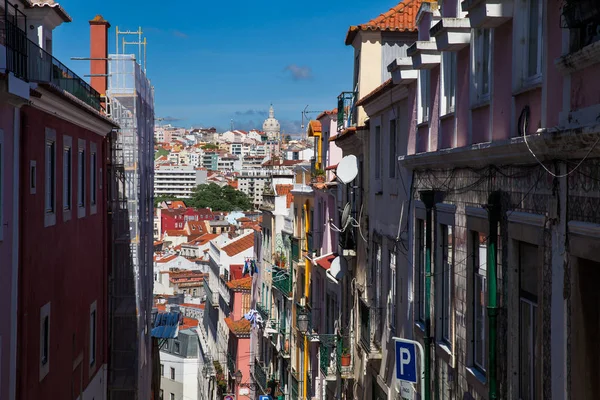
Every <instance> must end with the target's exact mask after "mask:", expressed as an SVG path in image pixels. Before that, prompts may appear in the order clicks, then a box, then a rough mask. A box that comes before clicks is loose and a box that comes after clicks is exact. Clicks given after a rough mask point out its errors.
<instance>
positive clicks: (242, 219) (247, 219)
mask: <svg viewBox="0 0 600 400" xmlns="http://www.w3.org/2000/svg"><path fill="white" fill-rule="evenodd" d="M248 221H252V220H251V219H250V218H248V217H242V218H238V219H237V222H248Z"/></svg>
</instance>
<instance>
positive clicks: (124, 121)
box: [106, 54, 154, 400]
mask: <svg viewBox="0 0 600 400" xmlns="http://www.w3.org/2000/svg"><path fill="white" fill-rule="evenodd" d="M108 66H109V72H108V90H107V99H106V101H107V112H108V113H109V116H110V117H111V118H112V119H113V120H114V121H115V122H117V123H118V124H119V126H120V129H119V130H117V131H114V132H113V133H112V138H111V147H112V148H111V163H110V168H109V171H108V173H109V176H108V177H109V179H110V181H109V185H110V190H111V197H110V200H111V204H110V216H111V228H112V270H111V275H110V290H111V293H110V300H111V304H110V312H111V314H110V369H109V380H108V393H109V399H111V400H125V399H127V400H136V399H140V400H141V399H144V400H146V399H150V398H151V381H152V339H151V337H150V330H151V326H150V325H151V317H152V285H153V273H152V268H153V266H152V254H153V242H152V240H153V234H152V233H153V232H152V229H153V226H152V224H153V200H154V199H153V182H154V158H153V148H154V146H153V137H154V89H153V88H152V86H151V85H150V81H149V80H148V79H147V77H146V75H145V72H144V71H143V70H142V67H141V66H140V64H139V63H138V60H136V57H135V56H134V55H132V54H113V55H110V56H109V61H108Z"/></svg>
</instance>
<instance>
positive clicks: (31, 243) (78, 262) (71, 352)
mask: <svg viewBox="0 0 600 400" xmlns="http://www.w3.org/2000/svg"><path fill="white" fill-rule="evenodd" d="M22 111H23V121H22V124H23V125H22V137H21V140H22V158H21V171H22V185H21V204H22V221H21V232H22V233H21V234H22V236H21V250H20V251H21V268H20V276H19V278H20V280H19V281H20V287H19V341H18V343H19V349H18V351H19V357H18V358H19V361H18V363H19V365H18V368H19V371H20V372H19V374H18V376H19V382H18V388H17V393H18V398H19V399H32V400H33V399H42V398H43V399H70V398H72V394H71V390H72V387H73V388H75V391H76V393H75V397H77V395H78V393H77V392H79V390H80V389H81V388H86V387H87V386H88V384H89V382H90V381H91V380H92V379H93V378H94V377H95V376H96V374H98V373H101V371H102V366H103V364H105V363H106V362H107V334H106V332H107V331H108V329H107V322H108V318H107V313H108V312H107V294H108V286H107V257H106V256H107V252H106V248H107V242H106V236H105V235H106V230H105V229H106V221H107V219H106V218H107V217H106V209H105V207H106V182H102V183H101V185H100V182H101V180H104V181H105V175H106V173H105V171H106V165H105V160H106V158H107V157H108V155H107V154H105V151H106V150H105V147H104V144H103V143H104V140H105V139H104V138H103V137H101V136H100V135H97V134H94V133H92V132H90V131H88V130H85V129H83V128H80V127H79V126H76V125H74V124H71V123H69V122H66V121H64V120H62V119H59V118H56V117H54V116H52V115H49V114H46V113H44V112H41V111H39V110H37V109H34V108H32V107H29V106H25V107H23V109H22ZM90 118H94V117H93V116H91V115H90ZM46 128H52V129H54V130H55V131H56V207H55V210H56V223H55V225H53V226H48V227H44V216H45V195H44V189H45V185H44V178H45V168H44V166H45V162H44V161H45V129H46ZM63 135H68V136H70V137H71V138H72V146H73V147H72V149H73V150H72V151H73V153H72V160H73V162H72V179H73V181H72V182H73V183H72V185H73V186H72V191H71V196H72V200H71V204H72V211H71V219H70V220H68V221H63V145H64V142H63ZM78 139H83V140H85V141H86V158H85V159H86V180H85V182H86V191H85V193H86V206H85V217H82V218H78V215H77V193H78V186H77V182H78V179H77V145H78ZM90 143H95V144H96V152H97V158H96V160H97V172H96V176H97V182H98V188H97V197H96V198H97V201H96V204H97V211H96V213H95V214H94V215H91V214H90V211H91V210H90V186H89V185H90V180H91V179H90V171H91V170H90V168H91V165H90V164H91V161H90V158H91V152H90ZM32 160H34V161H36V163H37V168H36V171H35V174H34V176H35V179H36V193H35V194H31V190H30V184H31V178H30V168H29V166H30V161H32ZM100 168H102V171H103V172H102V173H101V171H100ZM94 301H96V313H97V314H96V315H97V322H96V324H97V328H96V361H95V363H94V365H93V366H91V367H90V306H91V304H92V303H93V302H94ZM48 302H50V304H51V305H50V341H49V343H50V346H49V371H48V373H47V375H46V376H45V377H44V378H43V379H41V380H40V372H39V371H40V348H41V340H40V336H41V334H40V331H41V329H40V328H41V320H40V315H41V308H42V307H43V306H44V305H45V304H47V303H48ZM77 363H80V364H79V366H78V367H74V365H75V364H77Z"/></svg>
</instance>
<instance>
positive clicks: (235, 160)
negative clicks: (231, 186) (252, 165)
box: [217, 155, 242, 172]
mask: <svg viewBox="0 0 600 400" xmlns="http://www.w3.org/2000/svg"><path fill="white" fill-rule="evenodd" d="M241 169H242V160H240V158H239V157H238V156H233V155H226V156H222V157H219V161H218V162H217V170H219V171H222V172H230V171H239V170H241Z"/></svg>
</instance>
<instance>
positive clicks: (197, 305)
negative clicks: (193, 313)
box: [181, 303, 204, 309]
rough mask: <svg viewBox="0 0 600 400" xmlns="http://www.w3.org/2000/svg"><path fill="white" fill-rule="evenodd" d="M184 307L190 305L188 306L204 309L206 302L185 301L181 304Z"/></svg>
mask: <svg viewBox="0 0 600 400" xmlns="http://www.w3.org/2000/svg"><path fill="white" fill-rule="evenodd" d="M181 306H182V307H188V308H200V309H204V304H193V303H183V304H181Z"/></svg>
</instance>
